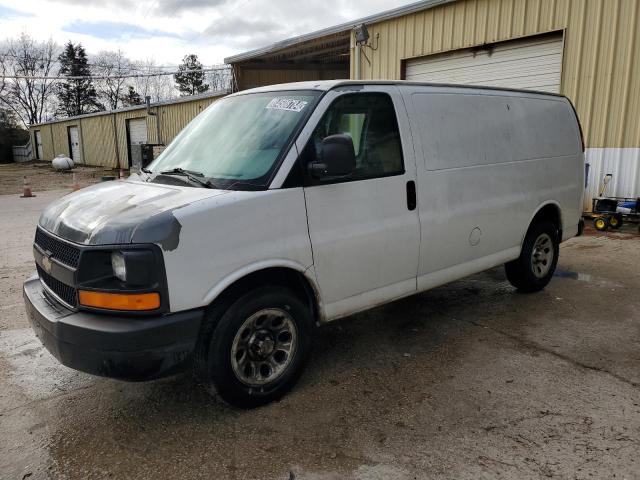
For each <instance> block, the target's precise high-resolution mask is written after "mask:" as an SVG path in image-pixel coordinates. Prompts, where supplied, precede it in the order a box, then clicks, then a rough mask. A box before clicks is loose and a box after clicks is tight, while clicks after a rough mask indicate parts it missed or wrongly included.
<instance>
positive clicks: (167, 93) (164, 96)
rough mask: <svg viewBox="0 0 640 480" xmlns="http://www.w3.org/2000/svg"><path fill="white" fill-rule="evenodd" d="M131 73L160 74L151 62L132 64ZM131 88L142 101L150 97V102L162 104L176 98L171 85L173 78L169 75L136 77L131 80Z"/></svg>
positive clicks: (158, 69) (176, 93)
mask: <svg viewBox="0 0 640 480" xmlns="http://www.w3.org/2000/svg"><path fill="white" fill-rule="evenodd" d="M131 68H132V71H133V73H140V74H154V73H161V72H162V69H160V68H159V67H158V66H157V65H156V63H155V62H154V61H153V60H146V61H138V62H132V67H131ZM131 83H132V86H133V87H134V89H135V91H136V92H138V93H139V94H140V96H141V97H142V98H143V99H144V98H145V97H147V96H149V97H151V101H152V102H162V101H164V100H171V99H172V98H176V97H177V96H178V92H177V90H176V89H175V87H174V85H173V77H172V76H171V75H158V76H152V77H137V78H132V79H131Z"/></svg>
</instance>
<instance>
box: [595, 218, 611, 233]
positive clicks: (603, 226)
mask: <svg viewBox="0 0 640 480" xmlns="http://www.w3.org/2000/svg"><path fill="white" fill-rule="evenodd" d="M593 226H594V227H595V229H596V230H598V231H599V232H606V231H607V229H608V228H609V217H597V218H596V219H594V220H593Z"/></svg>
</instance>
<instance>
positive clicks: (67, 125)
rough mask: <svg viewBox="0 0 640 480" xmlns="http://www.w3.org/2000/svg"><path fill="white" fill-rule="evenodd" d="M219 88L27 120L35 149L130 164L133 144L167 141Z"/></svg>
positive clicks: (38, 154) (48, 155) (47, 154)
mask: <svg viewBox="0 0 640 480" xmlns="http://www.w3.org/2000/svg"><path fill="white" fill-rule="evenodd" d="M223 95H224V94H221V93H219V92H217V93H213V94H212V93H209V94H203V95H195V96H192V97H185V98H180V99H177V100H172V101H169V102H161V103H155V104H151V108H149V109H147V107H146V106H145V105H140V106H135V107H129V108H123V109H120V110H112V111H108V112H98V113H91V114H87V115H80V116H77V117H70V118H65V119H62V120H56V121H52V122H45V123H40V124H38V125H31V126H30V128H29V130H30V133H31V141H32V145H33V146H34V148H33V155H34V157H35V158H36V159H41V160H51V159H52V158H53V157H55V156H56V155H59V154H65V155H67V156H70V157H71V158H72V159H73V160H74V162H76V163H79V164H85V165H99V166H106V167H114V168H118V167H121V168H128V167H129V166H130V164H131V149H130V146H131V145H133V144H165V145H166V144H168V143H169V142H170V141H171V140H173V138H174V137H175V136H176V135H177V134H178V133H179V132H180V130H182V129H183V128H184V126H185V125H186V124H187V123H189V121H190V120H191V119H193V118H194V117H195V116H196V115H197V114H198V113H200V112H201V111H202V110H203V109H205V108H206V107H208V106H209V105H210V104H211V103H213V102H215V101H216V100H217V99H218V98H220V97H221V96H223Z"/></svg>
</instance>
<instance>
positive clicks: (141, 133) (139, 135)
mask: <svg viewBox="0 0 640 480" xmlns="http://www.w3.org/2000/svg"><path fill="white" fill-rule="evenodd" d="M129 142H130V144H131V145H140V144H143V143H147V120H146V119H145V118H131V119H129Z"/></svg>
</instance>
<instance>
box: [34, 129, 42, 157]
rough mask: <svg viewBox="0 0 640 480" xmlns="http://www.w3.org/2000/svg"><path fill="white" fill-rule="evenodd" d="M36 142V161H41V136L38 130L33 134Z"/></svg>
mask: <svg viewBox="0 0 640 480" xmlns="http://www.w3.org/2000/svg"><path fill="white" fill-rule="evenodd" d="M34 137H35V140H36V160H42V157H43V154H42V134H41V133H40V130H36V131H35V134H34Z"/></svg>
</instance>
